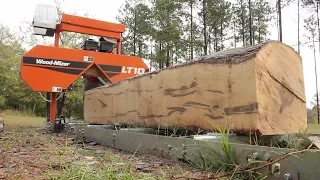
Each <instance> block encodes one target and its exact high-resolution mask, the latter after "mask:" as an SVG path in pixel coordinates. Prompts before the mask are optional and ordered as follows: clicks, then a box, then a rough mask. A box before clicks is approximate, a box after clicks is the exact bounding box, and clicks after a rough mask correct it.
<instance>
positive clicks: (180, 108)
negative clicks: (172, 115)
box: [167, 107, 187, 113]
mask: <svg viewBox="0 0 320 180" xmlns="http://www.w3.org/2000/svg"><path fill="white" fill-rule="evenodd" d="M167 109H169V110H173V111H179V112H182V113H183V112H186V111H187V109H186V108H184V107H169V108H167Z"/></svg>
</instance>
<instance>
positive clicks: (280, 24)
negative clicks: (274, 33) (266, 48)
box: [277, 0, 282, 42]
mask: <svg viewBox="0 0 320 180" xmlns="http://www.w3.org/2000/svg"><path fill="white" fill-rule="evenodd" d="M277 4H278V5H277V6H278V16H279V41H281V42H282V15H281V9H282V8H281V0H278V3H277Z"/></svg>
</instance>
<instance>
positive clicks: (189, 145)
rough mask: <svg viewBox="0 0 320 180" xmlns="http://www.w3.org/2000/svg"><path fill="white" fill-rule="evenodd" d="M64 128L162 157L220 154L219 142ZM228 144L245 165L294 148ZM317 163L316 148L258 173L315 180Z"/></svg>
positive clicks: (319, 162)
mask: <svg viewBox="0 0 320 180" xmlns="http://www.w3.org/2000/svg"><path fill="white" fill-rule="evenodd" d="M66 131H67V133H71V134H73V135H75V137H76V138H85V139H89V140H92V141H95V142H97V143H99V144H101V145H103V146H107V147H112V148H115V149H120V150H125V151H129V152H136V153H141V154H149V155H155V156H158V157H162V158H175V159H181V160H186V159H188V158H192V157H194V156H193V155H195V154H199V152H201V154H202V155H203V156H204V157H207V158H209V157H210V156H209V155H210V152H211V153H212V151H213V150H215V151H217V152H221V153H222V143H221V142H219V141H205V140H195V139H190V138H180V137H168V136H158V135H153V134H145V133H137V132H128V131H119V130H113V129H111V128H110V127H105V128H101V127H98V126H87V125H78V124H74V125H67V126H66ZM230 147H231V152H233V155H234V157H235V158H236V159H235V160H236V162H237V163H240V164H243V165H246V164H248V161H249V160H250V159H251V160H262V161H269V160H271V159H272V158H273V157H279V156H280V155H283V154H285V153H289V152H295V151H297V150H294V149H282V148H273V147H263V146H254V145H246V144H239V143H230ZM319 165H320V154H319V151H313V150H308V151H306V152H304V153H302V154H296V155H294V156H288V157H287V158H285V159H282V160H280V161H277V162H275V163H273V164H270V165H268V166H267V167H265V168H262V169H260V170H259V172H260V173H265V174H267V175H268V178H267V179H276V180H277V179H287V180H289V179H291V180H313V179H315V180H316V179H320V166H319Z"/></svg>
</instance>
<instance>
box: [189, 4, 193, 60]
mask: <svg viewBox="0 0 320 180" xmlns="http://www.w3.org/2000/svg"><path fill="white" fill-rule="evenodd" d="M190 9H191V18H190V19H191V22H190V36H191V38H190V41H191V43H190V44H191V45H190V53H191V56H190V59H191V60H192V59H193V0H190Z"/></svg>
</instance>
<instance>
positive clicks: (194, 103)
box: [183, 101, 210, 107]
mask: <svg viewBox="0 0 320 180" xmlns="http://www.w3.org/2000/svg"><path fill="white" fill-rule="evenodd" d="M192 105H195V106H202V107H210V106H209V105H207V104H202V103H198V102H191V101H189V102H186V103H185V104H184V105H183V106H192Z"/></svg>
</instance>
